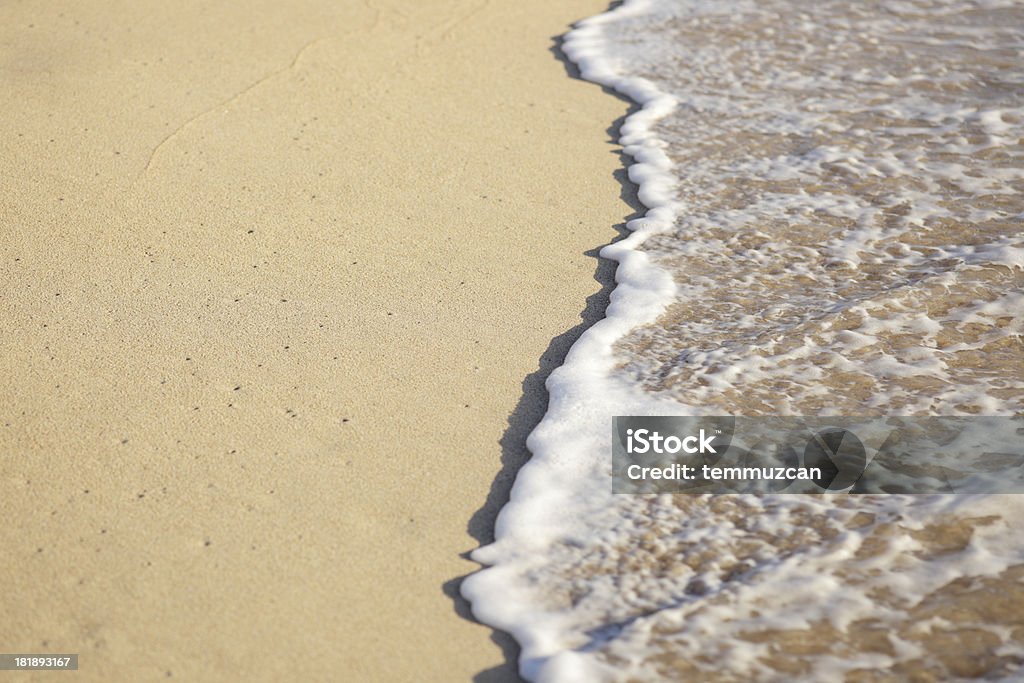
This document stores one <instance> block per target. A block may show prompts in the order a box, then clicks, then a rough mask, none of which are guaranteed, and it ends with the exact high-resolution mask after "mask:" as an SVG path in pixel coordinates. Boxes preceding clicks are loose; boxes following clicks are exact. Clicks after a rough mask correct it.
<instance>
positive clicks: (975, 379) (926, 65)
mask: <svg viewBox="0 0 1024 683" xmlns="http://www.w3.org/2000/svg"><path fill="white" fill-rule="evenodd" d="M566 52H567V54H569V56H570V57H571V58H572V59H573V60H574V61H576V62H577V63H578V64H579V65H580V67H581V71H582V73H583V75H584V77H585V78H588V79H590V80H594V81H596V82H599V83H602V84H604V85H607V86H610V87H613V88H616V89H618V90H619V91H621V92H623V93H624V94H626V95H628V96H630V97H632V98H633V99H634V100H636V101H637V102H638V103H640V104H642V105H643V107H642V109H641V110H640V111H639V112H637V113H635V114H634V115H632V116H631V117H630V119H629V120H628V121H627V122H626V124H625V125H624V126H623V129H622V138H623V139H622V142H623V145H624V146H625V148H626V151H627V152H628V153H629V154H631V155H632V156H633V158H634V160H635V163H634V165H632V166H631V167H630V177H631V178H632V179H633V180H634V181H635V182H637V183H638V184H639V186H640V198H641V200H642V201H643V202H644V204H645V205H646V206H647V207H649V211H648V213H647V215H646V216H645V217H644V218H642V219H638V220H636V221H634V222H633V223H632V224H631V225H630V228H631V229H632V230H633V233H632V235H631V236H630V237H629V238H628V239H627V240H624V241H622V242H619V243H617V244H615V245H612V246H610V247H607V248H606V249H605V251H604V254H605V255H606V256H607V257H609V258H614V259H616V260H618V261H619V263H620V265H619V271H618V274H617V281H618V285H617V288H616V290H615V292H614V294H613V302H612V306H611V307H610V309H609V312H608V318H607V319H606V320H604V321H602V322H601V323H599V324H598V325H596V326H595V327H594V328H592V329H591V330H589V331H588V332H587V334H586V335H584V337H583V338H582V339H581V340H580V342H579V343H578V344H577V345H576V347H574V349H573V351H572V352H571V354H570V356H569V358H568V359H567V362H566V364H565V366H564V367H563V368H560V369H559V370H558V371H556V373H554V374H553V375H552V377H551V379H550V380H549V389H550V391H551V393H552V402H551V407H550V410H549V413H548V415H547V416H546V417H545V419H544V421H543V422H542V424H541V425H540V426H539V427H538V429H537V430H536V431H535V432H534V434H533V435H532V436H531V439H530V447H531V450H532V451H533V453H534V458H533V460H532V461H531V462H530V463H529V464H528V465H527V466H526V467H525V468H524V469H523V470H522V472H521V474H520V476H519V478H518V480H517V482H516V486H515V489H514V491H513V496H512V501H511V502H510V503H509V505H508V506H507V507H506V508H505V510H503V512H502V515H501V517H500V519H499V523H498V528H497V530H496V531H497V534H496V535H497V541H496V543H494V544H493V545H491V546H488V547H486V548H482V549H480V550H479V551H477V553H476V555H475V557H476V558H477V559H479V560H480V561H481V562H484V563H486V564H488V565H491V567H490V568H489V569H486V570H484V571H482V572H480V573H479V574H477V575H475V576H474V577H472V578H471V579H470V580H468V581H467V582H466V585H465V588H464V593H465V594H466V595H467V597H469V598H470V599H471V600H472V602H473V608H474V612H475V613H476V614H477V615H478V616H479V617H480V618H481V619H482V620H484V621H486V622H488V623H490V624H492V625H495V626H497V627H499V628H502V629H505V630H508V631H510V632H511V633H513V635H514V636H515V637H516V638H517V640H519V642H520V643H521V644H522V645H523V655H522V660H521V668H522V671H523V673H524V675H525V676H527V677H528V678H530V679H531V680H558V681H576V680H579V681H594V680H622V681H630V680H645V681H646V680H695V681H698V680H699V681H741V680H742V681H749V680H773V681H774V680H778V681H791V680H837V681H889V680H892V681H901V680H912V679H913V680H921V681H930V680H936V681H947V680H976V679H980V678H983V679H986V680H992V679H1000V678H1005V679H1007V680H1020V679H1024V534H1020V533H1019V532H1017V531H1016V527H1017V526H1018V525H1019V524H1020V522H1021V521H1024V501H1019V500H1018V498H1019V497H1018V496H987V497H978V496H976V497H964V496H960V497H953V496H949V497H943V496H928V497H925V496H918V497H900V496H884V497H883V496H879V497H856V498H851V497H810V496H804V497H798V496H789V497H786V498H782V497H770V496H769V497H752V496H718V497H711V496H707V497H698V496H657V497H652V496H645V497H641V496H612V495H611V494H610V475H609V468H610V462H609V461H610V456H609V438H610V417H611V416H612V415H616V414H739V415H799V414H806V415H817V414H847V415H964V414H984V415H1000V414H1020V413H1022V412H1024V344H1022V333H1024V287H1022V285H1024V235H1022V231H1021V224H1022V217H1024V198H1022V197H1024V192H1022V191H1024V163H1022V160H1024V66H1022V65H1024V3H1021V2H1010V1H1000V0H991V1H988V2H985V1H975V2H966V1H959V2H952V1H949V0H916V1H913V2H898V1H891V2H874V1H868V0H865V1H863V2H857V3H848V2H836V1H832V0H818V1H816V2H800V1H795V0H791V1H789V2H783V1H780V0H759V1H758V2H746V1H743V0H720V1H709V0H675V1H673V2H669V1H667V0H633V1H632V2H627V3H625V4H624V5H622V6H619V7H618V8H616V9H614V10H613V11H611V12H608V13H606V14H603V15H600V16H598V17H595V18H593V19H590V20H588V21H586V22H583V23H582V24H581V25H580V27H579V28H577V29H576V30H575V31H574V32H573V33H571V34H570V35H569V36H568V39H567V42H566ZM914 677H916V678H914Z"/></svg>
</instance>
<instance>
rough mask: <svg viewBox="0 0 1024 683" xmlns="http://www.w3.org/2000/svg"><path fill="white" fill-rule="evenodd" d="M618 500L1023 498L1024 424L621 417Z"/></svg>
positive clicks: (615, 482)
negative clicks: (624, 496) (669, 496)
mask: <svg viewBox="0 0 1024 683" xmlns="http://www.w3.org/2000/svg"><path fill="white" fill-rule="evenodd" d="M612 466H613V475H612V490H613V491H614V492H615V493H900V494H906V493H921V494H927V493H1024V417H977V416H968V417H866V418H860V417H729V416H717V417H675V416H654V417H622V416H620V417H615V418H613V419H612Z"/></svg>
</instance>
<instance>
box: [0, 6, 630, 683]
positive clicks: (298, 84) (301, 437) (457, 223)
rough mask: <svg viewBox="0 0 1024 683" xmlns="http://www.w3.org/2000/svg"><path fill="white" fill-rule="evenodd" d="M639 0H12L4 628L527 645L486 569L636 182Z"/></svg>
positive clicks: (311, 656)
mask: <svg viewBox="0 0 1024 683" xmlns="http://www.w3.org/2000/svg"><path fill="white" fill-rule="evenodd" d="M605 6H606V3H604V2H602V1H601V0H570V1H569V2H564V3H550V2H540V1H532V0H531V1H530V2H516V3H488V2H486V0H485V1H484V2H468V1H467V2H459V1H437V0H430V1H423V0H421V1H418V2H403V3H387V2H384V1H383V0H367V2H365V3H364V2H354V1H353V2H339V1H338V0H330V1H327V0H307V1H305V2H298V3H282V2H279V1H277V0H275V1H274V2H255V3H245V7H244V8H243V7H242V6H238V5H235V4H232V3H214V4H210V3H198V2H195V3H185V4H184V5H182V3H172V4H170V5H166V6H164V5H153V4H150V3H146V4H145V5H143V4H142V3H114V2H101V3H90V4H88V5H77V6H74V7H72V6H71V5H67V4H66V3H42V2H26V3H17V4H14V5H10V4H8V5H5V6H4V7H2V8H0V78H2V82H3V85H4V91H5V97H4V102H3V104H2V105H0V106H2V111H3V116H2V117H0V126H2V128H3V134H2V135H0V145H2V147H3V152H2V154H0V164H2V177H3V178H4V181H3V185H4V191H3V193H2V195H0V221H2V231H0V301H2V310H3V320H4V334H3V335H0V364H2V371H3V377H4V379H5V382H4V388H3V391H2V394H0V396H2V400H0V455H2V458H3V459H2V464H0V471H2V474H3V484H4V488H3V495H2V497H0V510H2V513H3V516H4V519H5V524H4V525H3V529H2V532H0V542H2V544H3V548H4V559H3V563H2V565H0V583H2V585H3V586H4V598H3V611H4V619H3V620H2V621H0V651H3V652H78V653H81V670H80V671H79V673H78V674H77V677H76V680H89V681H110V680H151V679H155V678H166V677H174V678H180V679H185V680H218V679H219V680H223V679H229V678H237V679H241V678H242V677H243V676H244V677H246V678H252V679H257V680H349V681H413V680H415V681H458V680H470V679H472V678H473V677H474V676H475V675H477V674H480V676H479V677H478V678H477V680H479V681H494V680H507V679H509V678H511V674H510V670H509V669H508V667H507V666H506V665H505V664H504V657H503V654H502V651H501V649H500V648H499V647H498V645H496V644H495V643H494V642H493V641H492V633H491V631H490V630H489V629H487V628H485V627H483V626H480V625H478V624H475V623H473V622H471V621H469V620H468V619H466V618H465V617H464V614H463V615H460V614H459V612H460V610H462V608H461V607H459V605H458V602H457V601H456V600H453V597H452V596H453V595H454V594H455V586H456V585H457V579H458V578H459V577H461V576H464V575H466V574H468V573H469V572H471V571H473V570H474V569H475V565H474V564H473V563H472V562H470V561H468V560H466V559H464V558H463V557H461V554H463V553H465V552H467V551H469V550H471V549H473V548H474V547H476V546H477V545H478V544H479V542H480V540H481V539H484V538H485V534H486V533H488V531H489V528H488V527H489V523H490V521H491V519H492V512H493V508H494V506H495V504H500V502H502V501H501V500H500V498H501V496H502V495H503V493H504V491H506V490H507V482H504V481H503V480H501V478H500V477H499V473H500V472H502V469H503V460H504V462H505V463H506V464H514V463H516V462H518V461H520V460H521V459H522V457H523V446H522V439H523V437H524V436H525V432H526V431H527V430H528V429H529V428H530V427H532V421H535V420H536V419H537V417H538V416H539V411H540V410H542V408H543V406H542V404H541V403H540V402H541V401H542V400H543V396H542V395H541V394H540V393H539V392H538V386H539V385H538V377H539V375H536V374H534V373H537V371H538V368H540V367H541V366H543V367H544V368H549V367H550V365H551V364H552V363H553V362H555V360H557V359H554V360H553V358H554V355H557V353H558V352H559V350H564V345H565V342H566V341H567V340H568V339H569V338H571V335H570V336H569V337H565V336H562V337H560V339H556V340H555V342H554V343H552V339H555V338H556V337H559V336H560V335H563V334H564V333H566V332H569V331H571V330H572V329H573V328H574V327H575V326H577V325H579V323H580V312H581V311H582V310H584V308H585V306H586V305H587V302H586V300H587V297H588V296H592V295H594V294H595V293H597V292H598V291H599V290H600V284H599V283H598V282H597V281H596V280H595V278H594V273H595V268H596V267H597V262H596V260H595V259H594V258H593V257H592V255H590V256H588V255H586V254H585V253H584V252H587V251H588V250H591V249H593V248H594V247H596V246H598V245H600V244H602V243H605V242H608V241H609V240H611V239H612V238H613V237H614V234H615V232H614V230H613V228H612V226H613V224H615V223H618V222H620V221H621V219H622V217H623V216H624V215H626V214H627V213H629V212H630V209H629V207H628V206H626V205H625V204H624V203H623V202H622V201H621V200H619V198H618V197H619V192H620V186H619V184H618V182H617V181H616V179H615V178H614V176H613V173H614V171H615V170H616V169H618V168H619V166H620V160H619V158H618V156H617V155H616V154H615V148H614V147H613V146H612V145H611V144H609V142H608V139H607V133H606V129H607V127H608V125H609V123H610V122H611V121H613V120H615V119H616V118H618V117H620V116H621V115H622V114H623V113H624V111H625V105H624V104H623V103H622V102H619V101H616V100H615V99H614V98H611V97H609V96H607V95H605V94H602V93H601V91H600V90H599V89H598V88H596V87H594V86H592V85H588V84H586V83H582V82H580V81H575V80H571V79H570V78H568V77H567V74H566V70H565V67H564V66H563V64H561V63H560V62H559V61H558V60H557V59H556V57H555V55H554V54H553V52H552V51H551V47H552V45H553V44H554V43H553V37H554V36H556V35H558V34H560V33H562V32H564V31H565V30H566V28H567V26H568V24H569V23H570V22H572V21H575V20H577V19H579V18H582V17H585V16H588V15H591V14H594V13H596V12H599V11H601V10H603V9H604V8H605ZM549 345H550V347H551V348H550V353H549ZM545 354H549V355H548V356H547V357H545ZM552 354H553V355H552ZM528 377H532V379H531V380H530V381H528V382H527V384H526V388H527V394H526V395H525V397H524V384H523V382H524V380H525V379H527V378H528ZM521 399H522V400H521ZM510 416H511V425H512V426H511V428H510ZM504 471H505V473H506V474H508V472H509V468H507V467H506V468H505V470H504ZM496 477H499V481H498V482H497V483H496V484H495V480H496ZM492 485H495V489H494V490H495V493H494V494H492V495H490V499H489V498H488V496H489V494H490V492H491V489H492ZM481 508H485V510H484V511H482V512H481ZM52 676H53V680H56V679H57V677H59V676H66V674H53V675H52ZM61 680H64V679H63V678H61Z"/></svg>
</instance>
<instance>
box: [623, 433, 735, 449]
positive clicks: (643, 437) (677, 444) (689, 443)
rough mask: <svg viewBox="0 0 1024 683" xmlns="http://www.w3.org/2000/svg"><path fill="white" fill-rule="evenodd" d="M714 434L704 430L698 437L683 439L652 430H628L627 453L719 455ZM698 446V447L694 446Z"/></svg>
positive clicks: (691, 436)
mask: <svg viewBox="0 0 1024 683" xmlns="http://www.w3.org/2000/svg"><path fill="white" fill-rule="evenodd" d="M714 439H715V435H714V434H706V433H705V431H704V430H703V429H702V430H700V431H699V432H698V433H697V434H696V435H690V436H684V437H682V438H680V437H678V436H676V435H675V434H670V435H668V436H663V435H662V434H661V433H660V432H656V431H652V430H650V429H627V430H626V452H627V453H629V454H634V453H638V454H640V455H643V454H645V453H657V454H658V455H662V454H665V453H668V454H673V455H674V454H676V453H679V452H680V451H682V452H683V453H690V454H694V453H717V452H718V451H716V450H715V448H714V446H712V445H711V442H712V441H714ZM694 444H696V445H694Z"/></svg>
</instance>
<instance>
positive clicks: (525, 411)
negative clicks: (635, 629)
mask: <svg viewBox="0 0 1024 683" xmlns="http://www.w3.org/2000/svg"><path fill="white" fill-rule="evenodd" d="M618 4H620V3H614V4H613V5H612V6H611V8H610V9H614V7H615V6H616V5H618ZM562 42H563V37H562V36H557V37H555V38H553V39H552V46H551V48H550V51H551V52H552V53H553V54H554V56H555V58H556V59H558V60H559V61H560V62H561V63H562V65H563V66H564V67H565V70H566V73H567V74H568V75H569V77H570V78H574V79H580V73H579V69H577V67H576V65H575V64H573V63H572V62H571V61H569V59H568V58H567V57H566V56H565V53H564V52H563V51H562ZM597 87H600V86H597ZM602 90H603V91H604V92H605V93H606V94H608V95H611V96H612V97H615V98H617V99H619V100H622V101H623V102H624V103H625V104H626V105H627V106H628V110H627V112H626V114H625V115H624V116H622V117H621V118H619V119H617V120H616V121H615V122H614V123H613V124H612V125H611V126H610V127H609V128H608V129H607V130H606V132H607V134H608V140H607V142H608V143H609V144H613V145H617V144H618V139H619V129H620V128H621V126H622V123H623V122H624V121H625V119H626V117H628V116H629V115H630V114H632V113H633V112H634V111H636V110H637V109H638V107H637V106H636V103H634V102H633V101H632V100H630V99H628V98H626V97H623V96H622V95H620V94H619V93H617V92H615V91H614V90H611V89H610V88H602ZM613 153H614V154H617V155H618V156H619V158H620V161H621V162H622V164H621V166H622V167H621V168H620V169H619V170H617V171H615V173H614V176H615V179H616V180H618V181H619V185H620V187H621V190H620V197H621V198H622V201H623V202H624V203H625V204H627V205H628V206H629V207H630V208H631V209H632V213H631V214H630V215H628V216H626V217H625V218H624V219H623V221H622V222H621V223H619V224H617V225H614V226H613V227H614V229H615V230H616V232H617V235H616V237H615V238H614V239H613V240H612V241H618V240H620V239H622V238H623V237H625V236H626V235H627V234H628V230H627V229H626V222H628V221H630V220H632V219H633V218H638V217H640V216H642V215H643V213H644V211H645V208H644V206H643V205H642V204H641V203H640V200H639V199H638V198H637V194H636V190H637V188H636V185H634V184H633V183H632V182H630V180H629V177H628V176H627V174H626V164H627V163H628V161H629V157H627V156H626V155H625V154H623V153H622V152H621V151H620V150H615V151H614V152H613ZM599 251H600V247H597V248H594V249H591V250H589V251H587V252H584V254H585V255H586V256H589V257H590V258H592V259H594V260H595V261H596V263H595V266H594V279H595V280H597V282H598V284H599V285H600V290H598V291H597V292H595V293H594V294H592V295H590V296H589V297H587V300H586V305H585V306H584V308H583V311H582V312H581V313H580V318H581V321H580V323H579V324H578V325H576V326H575V327H573V328H572V329H570V330H568V331H566V332H563V333H562V334H560V335H558V336H557V337H555V338H554V339H552V340H551V343H550V344H548V348H547V350H546V351H545V352H544V353H543V355H541V357H540V361H539V367H538V368H537V370H536V371H534V372H533V373H531V374H530V375H529V376H527V377H526V379H524V380H523V394H522V396H521V397H520V398H519V402H518V403H517V404H516V407H515V409H514V410H513V411H512V414H511V415H510V416H509V418H508V429H506V430H505V433H504V434H503V435H502V437H501V440H500V442H499V443H500V444H501V471H500V472H498V475H497V476H496V477H495V478H494V481H493V482H492V484H491V490H490V492H489V493H488V494H487V500H486V501H484V503H483V505H482V506H481V507H480V509H479V510H477V511H476V513H475V514H474V515H473V517H472V518H471V519H470V520H469V524H468V531H469V534H470V535H471V536H472V537H473V538H474V539H476V540H477V541H478V542H479V543H480V544H481V545H486V544H488V543H490V542H492V541H493V540H494V521H495V519H496V518H497V516H498V511H499V510H501V508H502V507H503V506H504V505H505V503H507V502H508V499H509V492H510V491H511V490H512V483H513V482H514V481H515V477H516V473H517V472H519V468H520V467H522V466H523V465H524V464H525V463H526V461H527V460H529V458H530V452H529V451H528V450H527V448H526V437H527V436H528V435H529V434H530V432H531V431H533V428H534V427H536V426H537V424H538V423H539V422H540V420H541V418H542V417H544V413H545V412H546V411H547V406H548V393H547V390H546V389H545V387H544V383H545V381H547V378H548V375H550V374H551V371H552V370H554V369H555V368H557V367H558V366H560V365H561V364H562V362H563V361H564V360H565V356H566V354H567V353H568V352H569V347H571V346H572V345H573V344H574V343H575V342H576V340H577V339H579V338H580V335H582V334H583V332H584V331H586V329H587V328H588V327H590V326H591V325H593V324H594V323H596V322H597V321H598V320H601V319H602V318H603V317H604V314H605V309H606V308H607V307H608V300H609V296H610V295H611V291H612V289H613V288H614V285H615V266H616V264H615V262H613V261H608V260H606V259H602V258H601V257H600V256H599V255H598V252H599ZM466 557H467V558H468V553H467V555H466ZM465 578H466V577H465V576H460V577H458V578H455V579H452V580H450V581H448V582H446V583H445V584H444V585H443V590H444V593H445V595H447V596H448V597H449V598H451V600H452V602H453V603H454V607H455V612H456V613H457V614H458V615H459V616H460V617H462V618H464V619H469V620H470V621H476V619H474V618H473V613H472V612H471V611H470V607H469V603H468V602H467V601H466V599H465V598H463V597H462V595H461V594H460V593H459V586H460V585H461V584H462V581H463V579H465ZM491 640H493V641H494V642H495V643H496V644H497V645H498V647H500V648H501V650H502V653H503V654H504V657H505V663H504V664H502V665H501V666H496V667H493V668H491V669H487V670H485V671H481V672H479V673H478V674H477V675H476V676H474V677H473V681H474V683H513V682H521V681H522V679H521V678H520V677H519V674H518V668H517V666H516V662H517V659H518V657H519V646H518V644H517V643H516V642H515V640H513V639H512V637H511V636H510V635H508V634H507V633H505V632H503V631H497V630H495V631H494V632H493V633H492V634H491Z"/></svg>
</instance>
